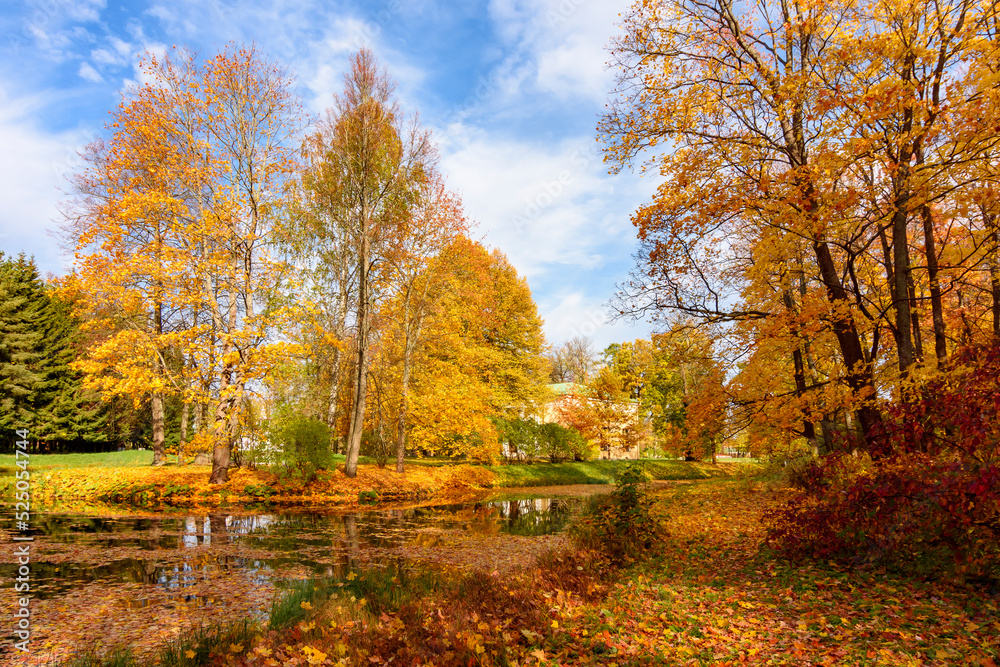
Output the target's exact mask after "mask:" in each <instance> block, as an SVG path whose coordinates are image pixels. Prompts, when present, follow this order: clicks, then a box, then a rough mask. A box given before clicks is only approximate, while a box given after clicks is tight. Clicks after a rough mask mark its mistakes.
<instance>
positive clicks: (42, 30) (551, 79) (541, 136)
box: [0, 0, 656, 347]
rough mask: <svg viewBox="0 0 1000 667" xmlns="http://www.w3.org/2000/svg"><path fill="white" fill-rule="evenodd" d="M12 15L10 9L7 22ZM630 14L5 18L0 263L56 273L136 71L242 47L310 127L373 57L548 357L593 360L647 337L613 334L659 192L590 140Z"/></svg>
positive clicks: (309, 3) (174, 2)
mask: <svg viewBox="0 0 1000 667" xmlns="http://www.w3.org/2000/svg"><path fill="white" fill-rule="evenodd" d="M14 4H16V5H17V6H16V7H14V8H12V7H11V5H14ZM627 7H628V2H626V1H625V0H482V1H477V0H440V1H433V0H387V1H384V2H382V1H376V2H362V1H361V0H341V1H332V2H331V1H323V0H278V1H275V2H243V1H241V0H170V1H169V2H165V1H164V2H157V1H155V0H150V1H145V2H144V1H132V0H130V1H128V2H119V1H116V0H30V1H28V2H18V3H14V2H10V1H9V0H7V1H5V3H4V9H3V12H2V15H0V63H3V64H2V65H0V147H2V148H0V151H2V160H0V202H3V204H2V207H0V249H3V250H4V251H5V252H7V253H17V252H20V251H24V252H27V253H29V254H33V255H34V256H35V257H36V259H37V261H38V263H39V266H40V268H41V269H42V270H43V271H44V272H53V273H62V272H64V271H65V270H66V269H67V268H68V266H69V260H68V258H66V257H65V256H63V255H62V253H61V251H60V248H59V244H58V243H57V241H56V240H55V239H54V238H53V237H52V235H51V230H53V229H55V228H56V226H57V225H58V221H59V220H60V214H59V203H60V201H61V200H62V199H63V197H64V195H63V194H62V190H64V189H65V188H66V180H65V179H66V177H67V175H69V174H72V173H73V171H74V170H75V169H77V168H78V166H79V165H78V161H77V157H76V156H77V151H79V149H80V148H81V147H82V146H83V145H85V144H86V143H87V142H89V141H91V140H92V139H93V138H95V137H96V136H98V135H99V134H101V133H102V132H103V131H104V129H103V128H104V124H105V123H106V122H107V121H108V119H109V118H110V115H109V112H110V111H112V110H113V109H114V108H115V107H116V106H117V104H118V101H119V99H120V97H119V95H120V93H119V91H120V90H121V89H122V88H123V87H125V86H127V85H128V84H129V83H130V82H131V81H133V80H134V79H135V78H136V76H137V75H136V68H135V66H136V63H137V60H138V56H139V54H141V53H143V52H145V51H153V52H163V51H165V50H166V49H169V48H170V47H171V46H173V45H177V46H186V47H188V48H191V49H193V50H195V51H197V52H198V53H199V54H200V55H202V56H204V57H208V56H210V55H212V54H214V53H215V52H217V51H219V50H221V49H222V48H223V47H224V46H225V45H226V44H227V43H228V42H230V41H236V42H254V43H256V45H257V46H258V47H259V49H260V50H261V51H262V52H263V53H264V54H266V56H267V57H269V58H270V59H273V60H278V61H281V62H283V63H285V64H286V65H287V66H288V68H289V69H290V70H291V71H292V72H294V73H295V75H296V86H297V89H298V93H299V94H300V95H301V97H302V99H303V103H304V105H305V107H306V109H307V110H309V111H310V112H311V113H313V114H317V115H318V114H319V113H320V112H322V111H323V110H324V109H325V108H326V107H327V106H328V105H329V104H330V102H331V95H332V94H333V93H334V92H338V91H339V90H340V89H341V88H342V76H343V73H344V71H345V69H346V66H347V61H348V59H349V58H350V56H351V55H352V54H353V53H355V52H356V51H357V50H358V48H359V47H361V46H363V45H364V46H368V47H369V48H371V49H372V50H373V51H374V53H375V55H376V56H377V57H378V59H379V61H380V62H381V63H382V64H383V66H385V67H386V69H387V70H388V71H389V73H390V74H391V75H392V76H393V78H395V80H396V82H397V84H398V88H397V93H398V96H399V99H400V102H401V103H402V105H403V107H404V108H405V109H406V110H407V111H410V112H417V113H419V115H420V119H421V122H422V124H423V125H424V126H425V127H427V128H429V129H431V130H432V131H433V135H434V139H435V141H436V143H437V145H438V148H439V150H440V152H441V168H442V171H443V172H444V174H445V175H446V177H447V180H448V185H449V186H450V187H451V188H452V189H453V190H455V191H457V192H458V193H459V194H460V195H461V196H462V198H463V201H464V203H465V208H466V212H467V213H468V215H469V216H470V218H472V219H473V220H475V221H476V222H477V223H478V228H477V230H476V234H477V235H478V236H481V237H483V239H484V241H485V242H486V243H487V244H488V245H490V246H493V247H497V248H499V249H501V250H502V251H503V252H505V253H506V254H507V256H508V257H509V258H510V260H511V261H512V262H513V264H514V265H515V266H516V267H517V269H518V270H519V271H520V272H521V273H522V275H525V276H526V277H527V279H528V282H529V284H530V285H531V289H532V293H533V294H534V297H535V300H536V301H537V302H538V306H539V311H540V313H541V315H542V317H543V318H544V319H545V331H546V336H547V338H548V340H549V342H551V343H554V344H559V343H561V342H563V341H564V340H566V339H568V338H570V337H572V336H574V335H589V336H590V337H591V338H593V339H594V341H595V343H596V344H597V346H598V347H604V346H605V345H607V344H608V343H611V342H615V341H621V340H628V339H632V338H636V337H642V336H646V335H648V332H649V327H648V325H645V324H642V323H639V324H637V325H635V324H626V323H616V324H610V323H608V322H607V321H606V315H605V307H604V304H605V303H606V301H607V300H608V299H609V298H610V297H611V296H612V295H613V293H614V291H615V287H614V286H615V283H618V282H621V281H623V280H625V279H626V277H627V275H628V272H629V270H630V269H631V267H632V265H633V260H632V254H633V252H634V250H635V245H636V241H635V234H634V229H633V227H632V225H631V223H630V222H629V217H630V215H631V212H632V211H634V210H635V209H636V207H637V206H638V205H639V204H641V203H642V202H643V201H645V200H647V199H648V198H649V197H650V196H651V194H652V192H653V190H654V189H655V186H656V182H655V180H654V179H650V178H648V177H647V178H645V179H643V178H640V177H639V176H637V175H633V174H629V173H626V174H621V175H618V176H609V175H608V174H607V170H606V168H605V166H604V165H603V164H602V161H601V155H600V153H599V147H598V145H597V144H596V143H595V129H594V128H595V126H596V124H597V120H598V117H599V115H600V114H601V113H602V111H603V109H604V105H605V103H606V101H607V98H608V93H609V91H610V90H611V89H612V87H613V85H614V72H613V71H610V70H607V69H606V68H605V62H606V61H607V60H608V58H609V56H608V53H607V52H606V51H605V46H606V45H607V44H608V43H609V41H610V39H611V38H612V37H613V35H615V34H616V32H617V30H618V28H617V25H616V24H617V20H618V14H619V13H621V12H624V11H626V9H627Z"/></svg>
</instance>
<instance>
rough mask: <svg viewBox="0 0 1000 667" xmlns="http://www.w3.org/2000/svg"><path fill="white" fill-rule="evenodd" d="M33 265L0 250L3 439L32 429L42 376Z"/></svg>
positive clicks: (0, 429)
mask: <svg viewBox="0 0 1000 667" xmlns="http://www.w3.org/2000/svg"><path fill="white" fill-rule="evenodd" d="M32 276H34V278H37V271H35V270H34V265H33V264H32V263H31V262H29V261H27V260H26V259H25V258H24V255H21V256H20V257H18V258H17V259H16V260H13V259H5V258H4V255H3V253H2V252H0V433H2V437H3V439H4V440H5V441H8V440H12V439H14V433H13V431H14V430H15V429H19V428H27V429H29V430H31V429H33V427H34V426H35V415H36V412H37V409H38V403H39V401H40V400H41V397H40V396H39V390H40V389H41V388H42V386H43V384H44V381H45V377H44V374H43V373H41V372H40V371H39V367H40V364H41V354H40V353H39V349H40V347H41V341H42V334H41V333H40V332H39V331H38V329H37V328H36V327H35V321H36V319H37V318H38V305H39V304H38V303H37V302H35V301H34V300H32V298H31V297H32V294H31V292H32V290H31V280H32Z"/></svg>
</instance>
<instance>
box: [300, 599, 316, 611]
mask: <svg viewBox="0 0 1000 667" xmlns="http://www.w3.org/2000/svg"><path fill="white" fill-rule="evenodd" d="M299 606H300V607H302V608H303V609H312V608H313V606H312V603H311V602H307V601H305V600H303V601H302V602H300V603H299Z"/></svg>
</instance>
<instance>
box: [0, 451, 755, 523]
mask: <svg viewBox="0 0 1000 667" xmlns="http://www.w3.org/2000/svg"><path fill="white" fill-rule="evenodd" d="M147 454H148V453H147ZM149 456H150V457H151V454H149ZM126 457H127V458H126ZM5 459H13V457H0V471H2V472H4V473H6V474H3V476H2V477H0V498H2V499H5V500H8V501H10V500H11V499H12V498H13V492H14V484H15V480H14V475H13V471H12V470H9V467H10V466H9V465H8V464H9V463H10V462H8V461H6V460H5ZM118 459H123V460H124V461H125V463H124V464H123V465H121V464H119V465H107V464H108V463H119V461H118ZM141 461H142V457H137V456H136V455H135V453H124V452H122V453H110V454H92V455H88V454H79V455H51V458H50V457H49V456H48V455H36V456H33V457H32V458H31V467H30V472H31V479H30V483H31V497H32V501H33V502H34V503H35V504H36V505H43V506H44V505H54V504H65V503H83V504H94V503H101V504H110V505H123V506H130V507H142V508H157V507H185V508H190V507H223V506H233V505H238V506H251V507H255V506H276V507H302V506H306V507H317V506H335V507H342V508H344V509H352V508H354V507H356V506H359V505H370V504H375V503H400V502H412V501H429V500H462V499H465V498H469V497H472V496H474V495H476V494H481V493H482V492H483V491H486V490H490V489H501V488H511V487H514V488H520V487H540V486H558V485H576V484H587V485H593V484H611V483H613V482H614V480H615V476H616V473H617V471H618V470H619V469H620V468H621V466H622V465H623V464H624V463H626V462H625V461H583V462H567V463H533V464H515V465H494V466H483V465H472V464H455V463H452V462H443V461H436V460H429V461H428V460H421V459H414V460H412V461H409V462H408V463H407V469H406V472H405V473H404V474H403V475H399V474H397V473H396V472H395V471H394V469H392V468H388V467H387V468H379V467H378V466H376V465H374V464H370V463H369V464H363V465H360V466H359V467H358V474H357V476H356V477H354V478H350V477H347V476H346V475H345V474H344V472H343V465H339V466H338V467H337V469H335V470H326V471H320V472H319V474H318V475H317V477H316V478H315V479H313V480H304V479H302V478H297V477H295V476H292V475H288V474H275V473H272V472H269V471H266V470H248V469H244V468H235V469H233V470H231V471H230V479H229V481H228V482H227V483H225V484H221V485H212V484H209V483H208V477H209V473H210V471H211V469H210V468H209V467H208V466H195V465H189V466H176V465H167V466H162V467H156V468H154V467H152V466H150V465H148V464H147V465H143V464H142V463H141ZM641 465H642V467H643V469H644V471H645V474H646V476H647V478H648V479H650V480H698V479H709V478H716V477H729V476H733V475H736V474H740V473H742V472H746V471H747V470H748V465H749V464H745V463H719V464H715V465H712V464H708V463H699V462H688V461H672V460H646V461H642V462H641Z"/></svg>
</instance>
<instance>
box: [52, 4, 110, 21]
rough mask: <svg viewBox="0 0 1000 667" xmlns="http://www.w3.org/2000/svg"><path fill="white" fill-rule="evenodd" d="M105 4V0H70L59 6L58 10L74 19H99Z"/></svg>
mask: <svg viewBox="0 0 1000 667" xmlns="http://www.w3.org/2000/svg"><path fill="white" fill-rule="evenodd" d="M106 6H107V2H106V0H70V2H66V3H65V4H63V6H62V7H60V11H61V12H62V13H64V14H65V16H66V18H69V19H72V20H74V21H99V20H100V18H101V11H102V10H103V9H104V8H105V7H106Z"/></svg>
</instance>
